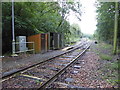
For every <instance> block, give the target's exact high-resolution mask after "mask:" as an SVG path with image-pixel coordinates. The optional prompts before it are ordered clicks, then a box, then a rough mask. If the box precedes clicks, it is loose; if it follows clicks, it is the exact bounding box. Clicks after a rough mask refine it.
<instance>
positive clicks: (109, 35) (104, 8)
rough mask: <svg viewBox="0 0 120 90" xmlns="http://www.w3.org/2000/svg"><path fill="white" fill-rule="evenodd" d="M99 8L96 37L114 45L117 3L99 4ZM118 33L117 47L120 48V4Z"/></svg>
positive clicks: (97, 5)
mask: <svg viewBox="0 0 120 90" xmlns="http://www.w3.org/2000/svg"><path fill="white" fill-rule="evenodd" d="M96 7H97V11H96V12H97V13H98V15H97V30H96V32H95V34H94V37H95V38H96V39H97V40H101V41H104V42H106V43H109V44H111V45H113V38H114V24H115V23H114V22H115V2H99V3H97V4H96ZM118 7H119V8H118V13H119V15H118V33H117V45H118V47H119V48H120V43H119V42H120V30H119V28H120V2H119V3H118Z"/></svg>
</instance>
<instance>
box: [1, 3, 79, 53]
mask: <svg viewBox="0 0 120 90" xmlns="http://www.w3.org/2000/svg"><path fill="white" fill-rule="evenodd" d="M80 7H81V5H80V3H77V2H66V3H61V2H14V10H15V12H14V15H15V17H14V18H15V37H16V36H21V35H22V36H30V35H34V34H37V33H47V32H58V33H63V34H65V39H66V38H69V37H68V36H69V35H68V34H71V33H72V32H71V30H70V24H69V22H68V21H67V20H66V18H67V17H68V16H69V12H70V10H72V11H74V12H76V13H77V14H76V15H77V17H78V18H79V17H80V15H81V11H80ZM11 9H12V3H11V2H2V29H3V30H2V40H3V43H2V44H3V45H2V46H3V53H4V52H7V51H9V50H11V44H12V16H11V15H12V10H11ZM79 19H80V18H79ZM6 43H8V44H6Z"/></svg>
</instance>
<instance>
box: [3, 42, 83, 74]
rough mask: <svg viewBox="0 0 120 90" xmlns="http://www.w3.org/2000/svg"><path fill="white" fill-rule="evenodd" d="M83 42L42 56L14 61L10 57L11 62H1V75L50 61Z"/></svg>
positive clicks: (13, 58) (37, 55)
mask: <svg viewBox="0 0 120 90" xmlns="http://www.w3.org/2000/svg"><path fill="white" fill-rule="evenodd" d="M82 42H83V41H80V42H77V43H76V44H75V45H72V46H70V47H65V48H63V49H60V50H53V51H49V52H46V53H44V54H41V53H39V54H34V55H31V56H29V57H26V58H23V59H16V58H17V57H11V58H12V60H4V59H3V60H2V75H4V74H5V73H8V72H14V71H17V70H19V69H23V68H25V67H28V66H31V65H34V64H37V63H40V62H42V61H44V60H47V59H50V58H52V57H55V56H58V55H60V54H63V53H65V52H66V51H67V50H69V48H71V49H74V48H77V47H79V45H80V44H81V43H82Z"/></svg>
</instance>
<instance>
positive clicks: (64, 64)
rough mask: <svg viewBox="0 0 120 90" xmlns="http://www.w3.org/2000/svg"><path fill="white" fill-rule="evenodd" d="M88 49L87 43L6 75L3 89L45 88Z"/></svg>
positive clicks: (3, 80)
mask: <svg viewBox="0 0 120 90" xmlns="http://www.w3.org/2000/svg"><path fill="white" fill-rule="evenodd" d="M89 47H90V44H88V43H87V44H82V45H80V47H78V48H75V49H73V50H69V51H67V52H65V53H64V54H62V55H59V56H57V57H53V58H51V59H49V60H46V61H44V62H41V63H39V64H36V65H32V66H30V67H27V68H24V69H22V70H19V71H17V72H14V73H12V74H9V75H6V76H4V77H3V79H2V83H3V88H39V89H41V88H46V87H47V86H48V85H49V84H50V83H51V82H53V81H54V80H55V79H57V77H58V76H59V75H60V74H61V73H63V72H64V71H65V69H66V68H68V67H69V66H70V65H71V64H73V63H74V62H75V61H76V60H77V58H78V57H80V56H82V55H83V54H84V53H85V51H86V50H87V49H88V48H89Z"/></svg>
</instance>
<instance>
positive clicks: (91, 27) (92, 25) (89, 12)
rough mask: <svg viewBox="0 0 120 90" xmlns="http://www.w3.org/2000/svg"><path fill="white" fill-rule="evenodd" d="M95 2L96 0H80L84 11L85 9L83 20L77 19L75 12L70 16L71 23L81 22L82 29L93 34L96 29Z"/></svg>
mask: <svg viewBox="0 0 120 90" xmlns="http://www.w3.org/2000/svg"><path fill="white" fill-rule="evenodd" d="M94 2H95V0H80V3H81V4H82V11H84V13H83V14H82V16H81V21H78V20H77V18H76V17H75V16H74V13H73V12H71V15H70V17H69V21H70V23H71V24H72V23H77V24H79V26H80V28H81V31H82V32H83V33H85V34H93V33H94V31H95V30H96V24H97V22H96V12H95V10H96V7H95V6H94Z"/></svg>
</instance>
